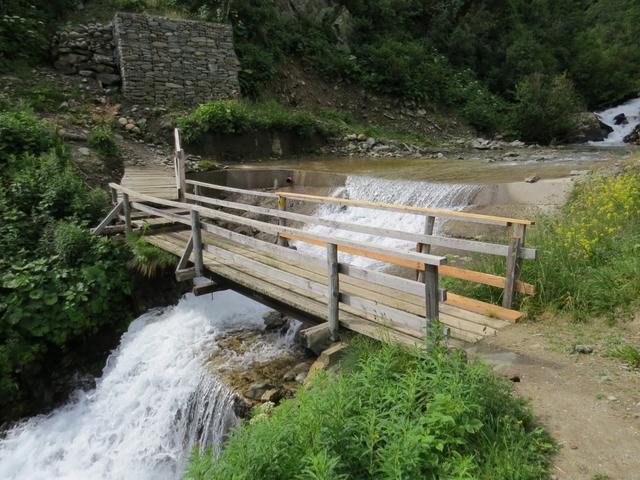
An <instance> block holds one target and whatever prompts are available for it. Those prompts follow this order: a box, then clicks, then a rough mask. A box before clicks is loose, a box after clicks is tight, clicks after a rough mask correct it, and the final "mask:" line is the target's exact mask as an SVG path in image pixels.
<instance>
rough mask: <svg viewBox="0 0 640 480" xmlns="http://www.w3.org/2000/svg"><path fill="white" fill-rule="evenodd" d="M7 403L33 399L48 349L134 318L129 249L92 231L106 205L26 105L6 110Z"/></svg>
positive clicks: (2, 342) (1, 327)
mask: <svg viewBox="0 0 640 480" xmlns="http://www.w3.org/2000/svg"><path fill="white" fill-rule="evenodd" d="M0 125H2V128H3V129H4V130H3V131H4V132H8V134H7V135H6V136H4V135H3V136H2V139H1V140H0V143H2V145H3V147H4V148H5V150H3V152H6V151H7V149H8V148H9V146H10V153H11V155H8V156H5V157H4V160H5V161H6V164H5V165H3V168H2V169H0V408H2V410H3V411H5V408H7V410H8V406H9V405H12V404H13V405H15V404H17V403H18V402H20V404H21V405H23V406H24V405H25V403H26V402H28V400H29V391H28V390H27V385H29V384H30V383H32V382H33V378H29V377H31V376H32V373H33V372H42V370H43V369H46V368H45V367H46V365H43V362H44V361H45V360H44V359H45V358H46V356H47V355H50V354H52V353H55V352H61V351H63V350H64V348H66V346H67V345H69V344H70V343H71V342H74V341H77V340H78V339H80V338H84V337H86V336H88V335H90V334H92V333H94V332H96V331H97V330H98V329H100V328H103V327H106V326H111V327H112V328H116V329H117V328H122V327H123V323H124V322H125V321H126V320H127V319H128V318H129V309H130V307H129V305H130V302H129V297H130V293H131V281H130V279H129V277H128V274H127V269H126V264H127V262H128V260H129V257H130V254H129V253H128V250H127V249H125V248H122V247H121V246H116V245H114V244H113V243H112V242H111V241H110V240H108V239H106V238H101V237H95V236H91V235H89V232H88V228H89V227H88V225H89V224H96V223H97V222H98V221H99V220H100V219H101V218H102V216H104V214H105V211H106V208H107V199H106V193H105V192H103V191H101V190H93V191H91V190H89V189H88V188H87V187H86V185H85V184H84V183H83V181H82V180H81V179H80V178H79V177H78V175H77V174H76V171H75V170H74V168H73V166H72V165H71V163H70V161H69V157H68V154H67V151H66V149H65V148H64V147H63V146H61V145H57V146H55V148H52V149H51V150H49V151H47V152H44V153H43V152H42V151H43V150H45V149H46V148H48V147H49V146H51V145H52V142H53V140H52V138H53V137H52V136H51V134H50V132H49V130H48V128H47V127H46V126H45V125H44V124H42V122H40V121H39V120H38V119H37V118H36V117H34V116H33V115H32V114H30V113H26V112H17V113H16V112H4V113H3V114H0Z"/></svg>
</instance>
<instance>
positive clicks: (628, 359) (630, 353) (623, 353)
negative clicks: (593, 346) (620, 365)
mask: <svg viewBox="0 0 640 480" xmlns="http://www.w3.org/2000/svg"><path fill="white" fill-rule="evenodd" d="M607 356H609V357H613V358H618V359H620V360H622V361H623V362H625V363H628V364H629V366H630V367H631V368H640V348H639V347H636V346H634V345H623V346H621V347H615V348H612V349H610V350H609V351H608V352H607Z"/></svg>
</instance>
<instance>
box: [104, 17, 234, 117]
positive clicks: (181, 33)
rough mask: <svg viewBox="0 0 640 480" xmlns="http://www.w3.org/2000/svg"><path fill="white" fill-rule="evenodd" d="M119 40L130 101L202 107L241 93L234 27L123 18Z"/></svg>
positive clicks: (118, 25) (116, 27)
mask: <svg viewBox="0 0 640 480" xmlns="http://www.w3.org/2000/svg"><path fill="white" fill-rule="evenodd" d="M114 37H115V44H116V51H117V57H118V59H119V62H120V73H121V76H122V89H123V93H124V95H125V97H126V98H127V99H129V100H130V101H133V102H136V103H143V104H145V103H146V104H149V103H155V104H164V103H166V102H168V101H175V102H178V103H183V104H196V103H204V102H207V101H209V100H214V99H223V98H229V97H233V96H236V95H238V94H239V92H240V85H239V83H238V70H239V62H238V58H237V57H236V53H235V51H234V49H233V31H232V28H231V25H228V24H221V23H209V22H196V21H189V20H174V19H169V18H163V17H152V16H147V15H138V14H131V13H118V14H116V17H115V19H114Z"/></svg>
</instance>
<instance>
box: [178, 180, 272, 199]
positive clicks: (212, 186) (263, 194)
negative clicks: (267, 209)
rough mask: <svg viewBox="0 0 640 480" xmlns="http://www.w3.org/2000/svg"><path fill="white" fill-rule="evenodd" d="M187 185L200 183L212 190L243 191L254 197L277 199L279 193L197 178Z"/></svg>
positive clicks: (188, 181)
mask: <svg viewBox="0 0 640 480" xmlns="http://www.w3.org/2000/svg"><path fill="white" fill-rule="evenodd" d="M187 185H199V186H200V187H204V188H210V189H211V190H220V191H223V192H232V193H242V194H244V195H252V196H254V197H265V198H274V199H277V198H278V195H276V194H275V193H272V192H261V191H259V190H246V189H243V188H235V187H226V186H224V185H216V184H213V183H206V182H200V181H197V180H187Z"/></svg>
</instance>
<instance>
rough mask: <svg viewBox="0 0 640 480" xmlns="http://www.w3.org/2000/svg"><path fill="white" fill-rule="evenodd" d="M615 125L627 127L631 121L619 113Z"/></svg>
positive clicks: (615, 118) (614, 121) (614, 119)
mask: <svg viewBox="0 0 640 480" xmlns="http://www.w3.org/2000/svg"><path fill="white" fill-rule="evenodd" d="M613 123H614V124H615V125H627V124H628V123H629V119H628V118H627V116H626V115H625V114H624V113H619V114H618V115H616V116H615V117H613Z"/></svg>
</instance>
